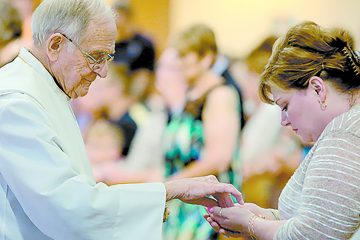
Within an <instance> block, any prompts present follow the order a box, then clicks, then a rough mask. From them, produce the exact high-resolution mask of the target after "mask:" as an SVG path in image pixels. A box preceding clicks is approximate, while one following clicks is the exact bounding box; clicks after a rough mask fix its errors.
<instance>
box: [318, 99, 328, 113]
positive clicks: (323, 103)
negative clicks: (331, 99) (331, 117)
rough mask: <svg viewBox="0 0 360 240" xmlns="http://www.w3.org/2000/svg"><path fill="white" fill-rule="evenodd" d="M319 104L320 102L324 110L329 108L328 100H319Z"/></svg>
mask: <svg viewBox="0 0 360 240" xmlns="http://www.w3.org/2000/svg"><path fill="white" fill-rule="evenodd" d="M319 104H320V108H321V110H323V111H325V109H326V108H327V103H326V101H322V102H321V101H320V100H319Z"/></svg>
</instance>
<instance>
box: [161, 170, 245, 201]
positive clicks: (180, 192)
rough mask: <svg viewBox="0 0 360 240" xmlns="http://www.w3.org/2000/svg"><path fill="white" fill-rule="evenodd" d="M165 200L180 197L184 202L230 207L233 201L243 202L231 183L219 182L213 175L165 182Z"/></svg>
mask: <svg viewBox="0 0 360 240" xmlns="http://www.w3.org/2000/svg"><path fill="white" fill-rule="evenodd" d="M165 188H166V201H170V200H172V199H180V200H181V201H183V202H185V203H190V204H197V205H202V206H205V207H208V208H209V207H214V206H220V207H222V208H224V207H232V206H234V202H233V201H232V198H231V195H233V196H234V197H235V199H236V200H237V201H238V203H240V204H243V203H244V202H243V199H242V195H241V193H240V192H239V191H238V190H237V189H236V188H235V187H234V186H233V185H231V184H226V183H220V182H219V181H218V180H217V178H216V177H215V176H206V177H197V178H184V179H177V180H172V181H168V182H165Z"/></svg>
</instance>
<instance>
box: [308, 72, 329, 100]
mask: <svg viewBox="0 0 360 240" xmlns="http://www.w3.org/2000/svg"><path fill="white" fill-rule="evenodd" d="M308 90H309V91H314V92H315V94H316V95H317V96H318V98H319V103H320V104H321V105H325V106H326V96H327V89H326V85H325V82H324V80H323V79H322V78H320V77H316V76H313V77H311V78H310V80H309V86H308Z"/></svg>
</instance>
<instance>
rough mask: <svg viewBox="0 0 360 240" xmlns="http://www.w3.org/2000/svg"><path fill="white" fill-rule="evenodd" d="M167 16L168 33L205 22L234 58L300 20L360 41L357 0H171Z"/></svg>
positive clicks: (359, 9)
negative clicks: (343, 32)
mask: <svg viewBox="0 0 360 240" xmlns="http://www.w3.org/2000/svg"><path fill="white" fill-rule="evenodd" d="M144 1H146V0H144ZM169 17H170V34H171V35H174V34H175V33H177V32H179V31H180V30H182V29H184V28H186V27H188V26H189V25H191V24H194V23H198V22H201V23H206V24H208V25H209V26H211V27H212V28H213V29H214V31H215V33H216V34H217V38H218V42H219V45H220V48H221V50H222V51H223V52H225V53H226V54H230V55H232V56H235V57H236V56H242V55H244V54H246V53H248V52H249V51H250V49H251V48H252V47H254V46H255V45H256V44H258V43H259V42H260V41H261V40H262V39H263V38H264V37H266V36H267V35H269V34H271V33H283V32H284V31H285V30H284V29H287V27H288V26H289V25H293V24H295V23H298V22H300V21H303V20H312V21H315V22H316V23H318V24H320V25H323V26H328V27H332V26H342V27H345V28H346V29H348V30H350V31H351V32H352V34H353V36H354V37H355V39H356V42H357V43H358V44H360V41H359V40H360V0H170V15H169ZM358 47H359V48H358V49H360V45H359V46H358Z"/></svg>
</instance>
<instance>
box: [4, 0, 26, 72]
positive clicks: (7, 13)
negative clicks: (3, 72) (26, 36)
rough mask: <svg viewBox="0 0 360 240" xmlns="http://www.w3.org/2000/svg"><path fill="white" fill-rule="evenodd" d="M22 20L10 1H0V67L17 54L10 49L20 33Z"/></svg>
mask: <svg viewBox="0 0 360 240" xmlns="http://www.w3.org/2000/svg"><path fill="white" fill-rule="evenodd" d="M21 26H22V18H21V16H20V13H19V11H18V10H17V9H16V8H15V6H14V5H13V3H12V2H11V1H10V0H0V67H1V66H3V65H5V64H6V63H7V62H9V61H11V60H12V59H13V58H14V57H15V56H16V54H17V52H16V53H13V51H11V50H10V49H11V48H12V45H13V44H14V43H15V42H17V39H19V38H20V36H21V33H22V29H21Z"/></svg>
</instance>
